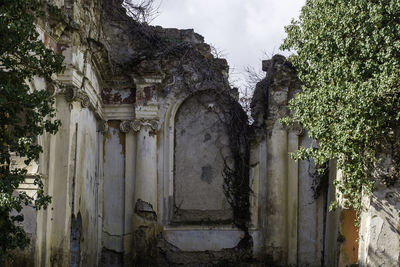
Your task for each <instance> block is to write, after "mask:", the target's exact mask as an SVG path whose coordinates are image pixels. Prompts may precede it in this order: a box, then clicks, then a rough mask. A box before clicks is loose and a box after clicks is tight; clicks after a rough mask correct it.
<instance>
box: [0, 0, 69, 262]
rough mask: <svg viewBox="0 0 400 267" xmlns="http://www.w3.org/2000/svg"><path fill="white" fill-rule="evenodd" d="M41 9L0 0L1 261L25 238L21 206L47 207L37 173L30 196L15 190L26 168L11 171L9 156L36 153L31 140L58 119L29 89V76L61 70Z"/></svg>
mask: <svg viewBox="0 0 400 267" xmlns="http://www.w3.org/2000/svg"><path fill="white" fill-rule="evenodd" d="M42 14H43V12H40V10H39V2H38V1H36V0H12V1H10V0H5V1H4V0H0V265H2V266H3V264H4V262H5V261H6V260H7V258H9V256H10V252H11V251H12V250H13V249H16V248H21V249H23V248H25V247H26V246H27V245H28V244H29V239H28V237H27V235H26V233H25V231H24V229H23V227H22V226H21V222H22V221H23V219H24V218H23V215H22V214H21V211H22V208H23V207H24V205H30V206H33V207H35V208H36V209H39V208H42V207H46V206H47V204H48V203H49V201H50V197H49V196H47V195H46V194H45V193H44V191H43V182H42V180H41V178H40V176H35V177H34V183H35V184H36V185H37V186H38V188H39V189H38V191H37V194H36V197H35V198H32V197H30V196H28V195H27V194H26V193H24V192H18V191H16V189H17V188H18V186H19V185H20V184H21V183H23V182H24V180H25V177H26V174H27V171H26V169H25V168H17V169H11V166H10V163H11V155H12V154H15V155H17V156H21V157H25V158H26V160H25V164H29V163H30V162H31V161H32V160H35V159H37V158H38V157H39V154H40V153H41V152H42V147H41V146H40V145H38V144H37V142H36V139H37V137H38V136H39V135H41V134H43V132H48V133H51V134H54V133H56V131H57V129H58V127H59V125H60V122H59V121H57V120H54V116H55V110H54V108H53V102H54V101H53V99H52V97H51V96H50V93H49V92H47V91H46V90H42V89H44V88H36V89H37V90H30V88H29V86H28V85H27V82H28V81H30V80H32V79H33V77H34V76H40V77H43V78H45V79H50V77H51V75H52V74H53V73H58V72H61V71H62V70H63V66H62V62H63V57H62V56H60V55H55V54H54V52H53V51H52V50H50V49H48V48H46V47H45V46H44V44H43V43H42V42H41V41H40V40H39V34H38V33H37V32H36V26H35V22H36V21H37V19H38V17H39V16H40V15H42Z"/></svg>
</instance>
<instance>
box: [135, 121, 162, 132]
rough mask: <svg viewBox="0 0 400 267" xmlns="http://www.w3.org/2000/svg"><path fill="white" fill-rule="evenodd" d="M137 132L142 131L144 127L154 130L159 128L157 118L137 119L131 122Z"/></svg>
mask: <svg viewBox="0 0 400 267" xmlns="http://www.w3.org/2000/svg"><path fill="white" fill-rule="evenodd" d="M131 126H132V129H133V130H134V131H135V132H138V131H140V129H141V128H142V127H148V128H149V129H151V130H153V131H157V130H158V121H157V120H156V119H136V120H134V121H133V122H132V124H131Z"/></svg>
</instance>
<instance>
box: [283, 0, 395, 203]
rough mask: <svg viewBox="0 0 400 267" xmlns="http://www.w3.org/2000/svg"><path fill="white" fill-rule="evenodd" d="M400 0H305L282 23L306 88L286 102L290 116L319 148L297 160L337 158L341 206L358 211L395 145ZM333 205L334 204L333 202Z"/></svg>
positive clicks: (306, 151)
mask: <svg viewBox="0 0 400 267" xmlns="http://www.w3.org/2000/svg"><path fill="white" fill-rule="evenodd" d="M399 22H400V1H386V0H374V1H365V0H308V1H307V2H306V4H305V6H304V7H303V8H302V10H301V14H300V17H299V18H298V19H297V20H293V21H292V23H291V24H290V25H289V26H287V27H285V30H286V33H287V37H286V39H285V40H284V43H283V45H282V46H281V48H282V49H285V50H290V51H293V52H294V54H293V55H291V56H290V57H289V60H290V61H291V62H292V64H293V65H294V66H295V67H296V69H297V71H298V75H299V78H300V80H301V82H302V89H303V92H302V93H300V94H298V95H297V96H296V97H295V98H294V99H293V100H291V101H290V103H289V106H290V109H291V110H292V111H293V117H291V118H286V119H284V120H283V122H284V123H294V122H295V123H299V124H300V125H302V126H303V127H304V128H305V129H306V130H307V131H308V134H309V136H310V137H311V138H314V139H315V140H317V141H318V146H317V147H316V148H301V149H300V150H299V151H298V152H297V153H296V155H295V157H297V158H299V159H306V158H313V159H314V161H315V162H316V164H317V165H323V164H324V163H327V162H328V160H330V159H336V160H337V161H338V168H339V169H341V170H342V172H343V179H342V180H340V181H339V180H338V181H336V182H335V183H336V187H337V189H338V191H339V192H341V193H342V194H343V196H344V197H345V199H346V200H345V203H344V204H345V206H347V207H348V208H354V209H356V210H358V211H360V207H361V206H360V205H361V193H362V192H363V191H364V192H366V193H369V192H371V190H372V189H373V185H374V179H372V170H373V169H374V167H375V166H376V164H377V163H378V162H379V155H380V153H381V152H382V151H383V150H384V149H385V145H386V144H390V143H393V140H394V139H395V134H394V133H395V132H396V130H397V129H398V128H399V118H400V90H399V85H400V23H399ZM333 204H337V203H333Z"/></svg>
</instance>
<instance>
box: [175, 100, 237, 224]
mask: <svg viewBox="0 0 400 267" xmlns="http://www.w3.org/2000/svg"><path fill="white" fill-rule="evenodd" d="M211 106H212V107H213V109H211V108H210V107H211ZM219 116H221V113H220V112H219V110H218V108H217V107H216V103H215V99H214V97H212V96H210V95H207V94H200V95H196V96H193V97H191V98H189V99H188V100H186V101H185V102H184V103H183V104H182V106H181V107H180V108H179V110H178V113H177V115H176V117H175V151H174V158H175V176H174V187H175V188H174V189H175V190H174V191H175V206H176V207H177V208H178V209H179V211H178V212H177V214H176V215H177V216H178V217H179V218H180V219H182V218H183V217H184V218H185V219H183V220H194V221H196V220H206V219H207V220H226V219H229V218H230V217H231V212H230V207H229V204H228V202H227V200H226V197H225V195H224V192H223V182H224V180H223V176H222V172H223V168H224V158H225V159H226V160H229V155H230V149H229V142H228V136H227V133H226V129H225V126H224V124H223V123H222V121H221V118H220V117H219ZM185 211H187V212H186V215H187V216H184V215H183V214H185ZM182 213H183V214H182ZM189 214H191V215H189ZM216 215H219V216H218V217H216ZM220 216H222V217H220ZM176 219H178V218H176ZM180 219H178V220H180Z"/></svg>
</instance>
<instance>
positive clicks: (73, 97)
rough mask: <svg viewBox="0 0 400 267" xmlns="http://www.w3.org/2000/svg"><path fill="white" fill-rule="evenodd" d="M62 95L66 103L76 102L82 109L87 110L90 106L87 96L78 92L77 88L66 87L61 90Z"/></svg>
mask: <svg viewBox="0 0 400 267" xmlns="http://www.w3.org/2000/svg"><path fill="white" fill-rule="evenodd" d="M63 91H64V92H63V93H64V95H65V99H66V100H67V101H68V102H73V101H78V102H80V103H81V105H82V107H84V108H87V107H89V105H90V99H89V96H88V94H87V93H86V92H85V91H83V90H80V89H79V88H77V87H74V86H67V87H65V88H64V90H63Z"/></svg>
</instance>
